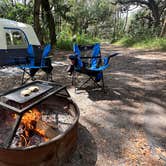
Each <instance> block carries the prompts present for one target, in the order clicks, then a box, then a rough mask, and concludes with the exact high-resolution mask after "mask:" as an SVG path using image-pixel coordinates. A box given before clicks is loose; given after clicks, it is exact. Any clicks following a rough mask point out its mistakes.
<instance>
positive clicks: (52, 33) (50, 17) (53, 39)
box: [42, 0, 56, 46]
mask: <svg viewBox="0 0 166 166" xmlns="http://www.w3.org/2000/svg"><path fill="white" fill-rule="evenodd" d="M42 7H43V9H44V11H45V13H46V19H47V22H48V28H49V36H50V41H51V45H52V46H55V44H56V33H55V21H54V17H53V14H52V12H51V8H50V4H49V1H48V0H42Z"/></svg>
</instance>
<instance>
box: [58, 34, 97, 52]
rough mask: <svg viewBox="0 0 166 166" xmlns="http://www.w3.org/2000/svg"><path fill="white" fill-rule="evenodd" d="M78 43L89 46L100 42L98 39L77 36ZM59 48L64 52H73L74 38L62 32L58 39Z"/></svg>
mask: <svg viewBox="0 0 166 166" xmlns="http://www.w3.org/2000/svg"><path fill="white" fill-rule="evenodd" d="M76 42H77V43H78V44H81V45H88V44H94V43H97V42H100V40H99V39H97V38H91V37H89V36H87V35H85V34H81V35H80V34H77V35H76ZM57 48H58V49H62V50H72V48H73V36H72V35H71V34H70V33H68V32H64V31H63V32H61V33H60V34H59V35H58V37H57Z"/></svg>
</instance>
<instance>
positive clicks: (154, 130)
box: [0, 44, 166, 166]
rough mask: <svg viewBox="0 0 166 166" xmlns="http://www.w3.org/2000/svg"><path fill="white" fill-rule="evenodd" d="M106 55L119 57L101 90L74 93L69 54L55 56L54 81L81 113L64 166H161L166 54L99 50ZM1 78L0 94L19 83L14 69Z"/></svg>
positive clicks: (165, 145)
mask: <svg viewBox="0 0 166 166" xmlns="http://www.w3.org/2000/svg"><path fill="white" fill-rule="evenodd" d="M110 50H111V51H117V52H120V55H118V56H116V57H114V58H112V59H111V62H110V64H111V65H110V67H109V68H108V69H107V70H106V71H105V72H104V76H105V86H106V88H105V91H101V90H92V89H90V88H89V87H88V88H84V89H83V90H80V91H77V93H75V89H74V87H73V86H71V78H70V76H68V74H67V73H66V68H67V66H68V64H69V62H68V60H67V56H68V55H69V54H70V52H64V51H63V52H59V51H57V52H56V53H55V56H54V57H53V60H54V62H53V66H54V70H53V79H54V80H55V81H56V82H58V83H61V84H66V85H67V87H68V90H69V93H70V94H71V96H72V98H73V100H74V101H75V102H76V103H77V104H78V106H79V108H80V112H81V116H80V126H79V139H78V146H77V150H76V151H75V153H73V154H72V155H71V157H70V159H69V160H68V161H67V162H66V163H65V164H64V166H126V165H129V166H130V165H131V166H136V165H143V166H160V165H161V166H164V165H166V109H165V108H166V53H165V52H159V51H151V50H134V49H127V48H121V47H117V46H110V45H108V44H103V45H102V54H109V53H110ZM0 76H1V77H0V83H1V86H0V91H1V92H3V91H6V88H7V89H11V88H13V87H17V86H19V85H20V83H21V80H20V78H21V72H20V71H19V70H18V69H15V68H8V70H5V69H3V70H0ZM38 78H40V79H45V76H44V75H43V73H42V72H41V73H39V77H38ZM82 79H84V76H83V77H82Z"/></svg>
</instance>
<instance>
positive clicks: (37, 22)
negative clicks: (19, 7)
mask: <svg viewBox="0 0 166 166" xmlns="http://www.w3.org/2000/svg"><path fill="white" fill-rule="evenodd" d="M40 7H41V0H35V1H34V29H35V32H36V34H37V37H38V39H39V41H40V43H41V45H43V44H44V43H43V40H42V39H43V37H42V31H41V26H40Z"/></svg>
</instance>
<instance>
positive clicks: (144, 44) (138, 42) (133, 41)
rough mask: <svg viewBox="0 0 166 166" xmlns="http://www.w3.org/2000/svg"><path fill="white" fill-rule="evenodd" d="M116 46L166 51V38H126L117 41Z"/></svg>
mask: <svg viewBox="0 0 166 166" xmlns="http://www.w3.org/2000/svg"><path fill="white" fill-rule="evenodd" d="M115 44H118V45H122V46H125V47H135V48H148V49H160V50H166V38H144V39H143V38H142V39H138V38H131V37H124V38H122V39H120V40H119V41H117V42H116V43H115Z"/></svg>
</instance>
